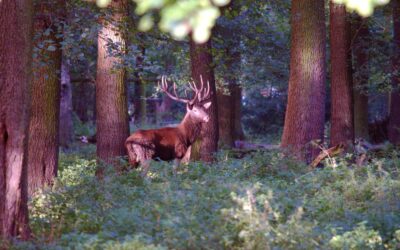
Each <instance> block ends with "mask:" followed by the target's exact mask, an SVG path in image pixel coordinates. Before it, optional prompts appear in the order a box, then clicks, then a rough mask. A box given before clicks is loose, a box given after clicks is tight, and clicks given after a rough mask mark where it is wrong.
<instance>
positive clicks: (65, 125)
mask: <svg viewBox="0 0 400 250" xmlns="http://www.w3.org/2000/svg"><path fill="white" fill-rule="evenodd" d="M72 140H73V124H72V86H71V76H70V71H69V64H68V62H67V60H66V59H65V58H64V57H63V60H62V65H61V105H60V145H61V146H63V147H68V146H69V144H70V143H71V142H72Z"/></svg>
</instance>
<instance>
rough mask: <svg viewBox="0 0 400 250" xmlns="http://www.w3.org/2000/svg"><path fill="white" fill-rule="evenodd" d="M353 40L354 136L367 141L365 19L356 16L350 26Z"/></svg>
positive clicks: (366, 37) (366, 45) (366, 46)
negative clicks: (364, 89) (364, 86)
mask: <svg viewBox="0 0 400 250" xmlns="http://www.w3.org/2000/svg"><path fill="white" fill-rule="evenodd" d="M352 33H353V35H352V37H353V38H354V41H353V46H352V51H353V68H354V71H353V72H354V73H355V74H354V79H353V83H354V85H353V86H354V87H353V97H354V136H355V138H364V139H366V140H368V139H369V135H368V95H367V94H366V93H365V92H364V91H363V90H362V87H363V85H365V84H367V83H368V46H369V44H368V39H369V30H368V23H367V19H362V18H361V17H359V16H356V17H355V18H354V19H353V24H352Z"/></svg>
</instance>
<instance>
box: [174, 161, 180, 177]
mask: <svg viewBox="0 0 400 250" xmlns="http://www.w3.org/2000/svg"><path fill="white" fill-rule="evenodd" d="M180 163H181V160H179V159H175V160H174V165H173V167H172V173H173V174H174V176H175V175H176V174H177V173H178V168H179V165H180Z"/></svg>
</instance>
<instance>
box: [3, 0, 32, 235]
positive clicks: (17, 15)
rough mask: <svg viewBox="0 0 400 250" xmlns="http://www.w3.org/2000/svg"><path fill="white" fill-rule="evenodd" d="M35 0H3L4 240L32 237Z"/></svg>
mask: <svg viewBox="0 0 400 250" xmlns="http://www.w3.org/2000/svg"><path fill="white" fill-rule="evenodd" d="M32 16H33V1H30V0H2V1H0V34H1V35H0V55H1V56H0V86H1V87H0V238H6V239H8V238H10V237H13V236H17V235H20V236H21V238H22V239H27V238H29V236H30V230H29V225H28V206H27V181H28V176H27V153H28V147H27V145H28V135H27V132H28V126H29V104H30V87H31V69H32V65H31V62H32V37H33V36H32Z"/></svg>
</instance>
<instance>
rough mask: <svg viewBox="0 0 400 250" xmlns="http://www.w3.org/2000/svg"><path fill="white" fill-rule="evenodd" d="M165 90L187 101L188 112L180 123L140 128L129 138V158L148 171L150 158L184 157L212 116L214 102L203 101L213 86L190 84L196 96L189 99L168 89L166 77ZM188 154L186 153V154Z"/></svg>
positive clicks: (166, 159)
mask: <svg viewBox="0 0 400 250" xmlns="http://www.w3.org/2000/svg"><path fill="white" fill-rule="evenodd" d="M162 79H163V86H162V90H163V91H164V92H165V93H166V94H168V95H169V96H170V97H171V98H172V99H174V100H177V101H181V102H184V103H186V104H187V106H186V110H187V112H186V115H185V117H184V118H183V120H182V121H181V123H180V124H179V125H178V126H177V127H165V128H160V129H149V130H138V131H136V132H135V133H133V134H132V135H131V136H129V137H128V138H127V139H126V142H125V147H126V149H127V151H128V157H129V162H130V164H131V165H132V166H134V167H137V166H138V165H139V164H142V165H143V171H144V174H146V173H147V171H148V167H149V160H151V159H161V160H164V161H170V160H176V161H178V163H179V161H180V160H182V158H184V157H185V156H186V154H187V153H190V152H188V151H190V146H191V145H192V144H193V143H194V142H195V141H196V139H197V138H198V137H199V136H200V132H201V125H202V123H206V122H208V120H209V115H208V114H207V109H208V108H209V107H210V106H211V102H206V103H202V100H204V98H205V97H206V96H207V97H208V95H209V89H208V90H205V93H204V91H203V90H204V89H203V84H202V87H201V88H200V89H197V88H196V87H195V85H194V84H193V85H190V86H191V88H192V89H193V90H194V91H195V96H194V98H193V100H191V101H189V100H185V99H182V98H178V97H176V91H175V85H174V92H175V96H173V95H172V94H170V93H169V92H168V85H167V84H166V80H165V78H164V77H163V78H162ZM185 158H186V157H185Z"/></svg>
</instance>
